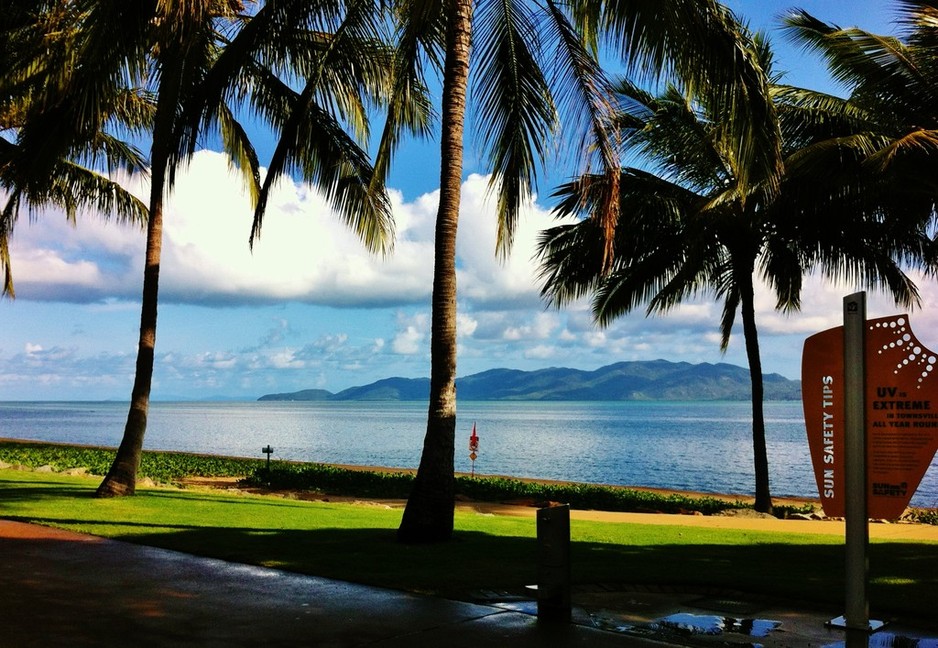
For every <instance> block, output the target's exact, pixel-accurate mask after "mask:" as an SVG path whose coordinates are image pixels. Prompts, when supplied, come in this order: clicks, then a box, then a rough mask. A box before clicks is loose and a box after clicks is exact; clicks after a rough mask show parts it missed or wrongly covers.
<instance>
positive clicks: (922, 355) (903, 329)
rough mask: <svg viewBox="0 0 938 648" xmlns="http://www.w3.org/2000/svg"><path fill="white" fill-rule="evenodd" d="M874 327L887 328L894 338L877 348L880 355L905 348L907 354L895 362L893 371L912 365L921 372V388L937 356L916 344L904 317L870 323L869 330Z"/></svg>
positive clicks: (919, 378)
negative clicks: (900, 360)
mask: <svg viewBox="0 0 938 648" xmlns="http://www.w3.org/2000/svg"><path fill="white" fill-rule="evenodd" d="M876 329H884V330H885V329H889V331H890V332H891V333H892V336H893V338H894V339H893V340H891V341H890V342H888V343H885V344H883V345H882V347H881V348H880V349H879V354H880V355H882V354H883V353H884V352H886V351H888V350H890V349H900V350H901V349H903V348H905V349H906V350H907V351H908V352H909V354H908V356H907V357H905V358H904V359H903V360H902V362H899V363H897V364H896V369H895V371H893V373H894V374H898V373H899V371H901V370H902V369H903V368H904V367H908V366H910V365H912V368H913V369H918V371H920V372H921V375H920V376H919V377H918V388H919V389H921V387H922V383H923V382H924V381H925V379H926V378H928V376H929V375H930V374H931V373H932V372H933V371H934V369H935V366H936V363H938V358H936V357H935V356H934V355H932V354H930V353H926V352H927V351H928V350H927V349H925V348H923V347H922V346H921V345H920V344H918V341H917V340H916V339H915V337H914V336H913V335H912V332H911V330H909V327H908V322H907V321H906V319H905V318H904V317H898V318H896V319H894V320H892V321H885V322H876V323H875V324H870V330H871V331H875V330H876Z"/></svg>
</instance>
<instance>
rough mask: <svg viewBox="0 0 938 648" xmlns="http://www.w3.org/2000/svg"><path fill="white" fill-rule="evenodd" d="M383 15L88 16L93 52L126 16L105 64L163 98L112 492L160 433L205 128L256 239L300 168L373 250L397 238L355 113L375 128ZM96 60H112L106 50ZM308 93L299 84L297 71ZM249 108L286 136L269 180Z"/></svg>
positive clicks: (107, 6) (281, 6)
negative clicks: (161, 303) (282, 186)
mask: <svg viewBox="0 0 938 648" xmlns="http://www.w3.org/2000/svg"><path fill="white" fill-rule="evenodd" d="M377 16H380V14H379V12H378V11H377V9H376V7H375V5H374V4H373V3H371V2H370V1H366V0H363V1H361V2H352V3H347V4H344V5H343V4H340V3H336V2H331V1H323V2H315V3H310V2H305V1H300V0H296V1H290V2H275V3H267V4H265V5H263V6H262V7H260V8H259V9H258V10H257V11H256V13H254V14H253V15H248V14H246V13H244V7H243V6H242V4H241V2H240V1H239V0H211V1H206V2H200V3H190V2H163V1H160V2H154V1H152V0H151V2H145V3H136V4H134V5H133V6H132V7H130V6H128V5H127V4H126V3H123V2H103V1H102V2H98V3H96V4H95V7H94V10H93V11H92V12H91V13H90V14H89V16H88V17H87V18H86V20H85V21H84V24H83V34H84V36H85V38H86V41H85V42H84V43H83V44H82V47H80V48H79V52H84V51H86V50H87V51H90V52H92V54H97V52H95V50H94V45H95V43H98V42H105V43H108V45H112V43H113V42H112V41H108V38H109V36H108V35H107V34H109V33H110V32H111V31H113V30H114V29H115V25H123V26H122V27H121V29H122V30H125V31H123V35H124V36H125V38H124V39H123V40H121V41H120V42H119V43H117V44H116V45H115V46H114V48H115V49H117V50H118V52H117V54H116V55H114V56H113V57H112V58H108V54H113V52H111V50H110V49H109V50H108V51H107V52H105V53H104V55H102V58H103V59H104V60H114V61H116V67H113V68H105V69H104V70H103V73H104V74H109V73H110V74H115V73H120V72H121V71H125V72H126V67H128V66H129V67H131V68H137V67H142V66H146V69H147V71H148V72H149V76H148V80H149V83H150V84H151V86H152V92H153V94H154V96H155V97H156V113H155V116H154V121H153V129H152V133H151V136H152V140H151V153H150V167H151V185H150V204H149V213H150V217H149V221H148V227H147V243H146V259H145V268H144V282H143V296H142V308H141V324H140V338H139V343H138V351H137V364H136V373H135V379H134V386H133V391H132V395H131V403H130V410H129V413H128V417H127V423H126V425H125V428H124V434H123V437H122V440H121V444H120V447H119V448H118V452H117V455H116V457H115V459H114V462H113V464H112V466H111V469H110V471H109V473H108V475H107V476H106V477H105V479H104V481H103V482H102V483H101V485H100V486H99V488H98V491H97V492H98V495H99V496H103V497H107V496H115V495H126V494H132V493H133V492H134V488H135V481H136V475H137V469H138V467H139V462H140V456H141V452H142V447H143V439H144V434H145V432H146V423H147V414H148V411H149V398H150V387H151V379H152V374H153V365H154V349H155V344H156V324H157V304H158V289H159V269H160V257H161V244H162V227H163V206H164V201H165V199H166V196H167V194H168V192H169V191H170V190H171V189H172V184H173V179H174V174H175V170H176V169H177V168H178V167H179V166H180V165H181V164H183V163H184V162H185V161H186V160H187V159H188V158H189V157H190V156H191V155H192V154H193V153H194V151H195V149H196V147H197V145H198V142H199V139H200V137H201V136H202V135H203V134H204V133H210V132H212V131H218V132H219V133H220V135H221V138H220V139H221V143H222V145H223V146H224V148H225V151H226V152H227V153H228V155H229V156H230V159H231V160H232V162H233V164H234V165H235V166H237V167H238V168H239V169H240V170H241V171H242V176H243V177H244V179H245V182H246V184H247V186H248V187H249V189H250V192H251V195H252V197H253V198H254V200H255V202H256V211H255V225H254V228H253V230H252V233H251V240H252V241H253V240H254V238H256V236H257V235H258V234H259V233H260V228H261V223H262V218H263V214H264V210H265V206H266V200H267V195H268V193H269V191H270V189H271V187H272V186H273V184H274V183H275V181H276V179H277V178H278V177H279V176H280V175H282V174H284V173H286V172H288V171H291V170H293V169H296V170H297V171H298V172H299V173H300V175H301V176H302V177H303V178H304V179H305V180H307V181H309V182H312V183H313V184H315V185H316V186H317V187H319V188H320V189H322V190H323V191H324V193H325V194H326V195H327V196H328V197H329V198H330V199H331V200H332V203H333V205H334V207H335V208H336V209H337V211H338V212H339V213H340V214H342V215H343V217H344V218H345V219H346V220H347V221H348V223H349V224H350V225H352V227H353V228H354V229H355V230H356V232H357V233H358V234H359V235H360V237H361V238H362V239H363V240H364V241H365V243H366V244H367V245H368V246H370V247H371V248H372V249H386V247H387V246H388V245H389V240H390V237H391V217H390V207H389V200H388V199H387V196H386V195H385V192H384V188H383V185H382V184H380V183H374V182H373V178H372V171H371V166H370V164H369V163H368V159H367V156H366V155H365V154H364V153H363V151H362V149H361V147H360V146H359V145H358V143H357V140H356V138H355V137H354V136H353V135H350V134H349V133H348V132H347V131H346V130H345V129H344V128H343V118H344V119H346V120H347V122H348V123H349V124H350V126H351V128H352V129H353V130H354V131H355V133H356V134H357V135H358V136H359V137H360V138H364V136H366V135H367V132H366V131H367V129H366V127H365V126H366V123H367V122H366V119H365V115H366V112H367V102H368V100H369V99H371V98H376V97H379V96H380V95H381V93H382V92H383V91H386V90H387V87H386V82H387V79H388V78H389V77H388V74H387V68H388V65H389V62H390V58H389V54H388V52H387V50H386V48H383V47H381V46H380V43H379V42H378V41H377V37H378V36H380V33H379V32H378V31H377V30H378V29H379V27H380V22H379V21H377V20H376V17H377ZM90 60H91V61H97V60H98V58H95V57H92V58H91V59H90ZM298 80H299V81H301V82H302V85H303V89H302V90H301V91H299V92H297V91H296V90H294V89H293V87H294V86H293V83H294V82H295V81H298ZM245 105H246V106H247V107H249V108H250V109H251V111H252V112H253V113H255V114H257V115H259V116H260V117H261V118H262V119H264V120H266V121H267V122H268V123H269V124H271V125H272V126H273V127H274V128H276V129H278V131H279V132H280V133H281V140H280V142H279V144H278V146H277V148H276V151H275V153H274V156H273V159H272V160H271V162H270V164H269V170H268V174H267V177H266V178H265V180H264V181H263V182H261V180H260V167H259V163H258V160H257V156H256V154H255V152H254V149H253V146H252V145H251V142H250V140H249V139H248V136H247V131H246V129H245V128H244V127H243V126H242V125H241V123H240V122H239V121H238V119H237V118H236V116H237V109H238V108H239V107H241V106H245Z"/></svg>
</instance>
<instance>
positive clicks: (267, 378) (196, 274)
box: [0, 0, 938, 400]
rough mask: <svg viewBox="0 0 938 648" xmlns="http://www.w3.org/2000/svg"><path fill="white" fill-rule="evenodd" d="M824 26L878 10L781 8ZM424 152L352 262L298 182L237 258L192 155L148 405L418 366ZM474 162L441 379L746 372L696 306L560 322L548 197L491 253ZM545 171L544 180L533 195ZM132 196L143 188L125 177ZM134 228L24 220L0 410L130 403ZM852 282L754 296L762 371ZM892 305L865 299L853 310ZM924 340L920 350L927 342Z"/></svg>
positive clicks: (805, 63)
mask: <svg viewBox="0 0 938 648" xmlns="http://www.w3.org/2000/svg"><path fill="white" fill-rule="evenodd" d="M729 5H730V6H731V7H732V8H733V9H734V10H735V11H737V12H738V13H739V14H741V15H742V16H743V17H745V18H747V19H748V20H749V21H750V25H751V26H752V27H754V28H765V29H771V28H772V27H774V26H775V25H776V17H777V16H778V15H779V14H781V13H782V12H783V11H784V10H786V9H788V8H789V7H790V6H793V5H792V4H791V3H789V2H778V1H776V0H734V1H732V2H729ZM794 6H799V7H802V8H805V9H807V10H808V11H810V12H812V13H813V14H815V15H816V16H818V17H820V18H822V19H824V20H828V21H833V22H836V23H838V24H840V25H845V26H846V25H859V26H861V27H864V28H867V29H870V30H872V31H880V32H889V31H893V26H892V23H891V21H892V18H893V16H892V14H891V12H890V11H891V10H890V7H891V3H887V2H878V1H873V0H841V1H818V0H815V1H813V2H812V1H810V0H804V1H803V2H801V3H800V4H795V5H794ZM773 40H774V42H775V44H776V50H777V53H778V58H779V67H780V68H781V69H783V70H786V71H787V72H788V76H787V77H786V80H787V81H788V82H790V83H793V84H797V85H804V86H807V87H813V88H819V89H831V86H830V83H829V81H828V80H827V75H826V73H825V71H824V69H823V67H822V65H821V63H820V62H819V61H818V60H816V59H814V58H812V57H810V56H806V55H804V54H802V53H800V52H799V51H798V50H797V48H793V47H792V46H790V45H787V44H786V43H784V41H783V39H782V38H781V36H780V35H778V34H775V35H774V36H773ZM436 155H437V149H436V143H435V142H431V143H411V144H408V145H407V146H406V147H405V149H404V151H403V152H402V156H401V157H400V158H399V159H398V161H397V162H396V164H395V167H394V170H393V173H392V177H391V182H390V185H391V186H392V187H393V199H394V210H395V216H396V221H397V243H396V248H395V252H394V254H393V256H391V257H390V258H387V259H382V258H380V257H372V256H369V255H368V254H367V253H366V252H365V251H364V250H363V249H362V247H361V245H360V244H359V243H358V242H357V241H356V239H355V238H354V237H353V236H352V235H351V234H350V233H349V232H347V231H346V230H345V229H344V227H343V226H342V225H341V224H340V222H339V220H338V219H337V218H335V217H334V215H333V214H331V212H330V210H329V208H328V206H327V205H326V204H325V203H324V202H323V201H322V200H321V198H320V197H319V196H318V195H317V194H316V192H315V191H314V190H312V189H311V188H309V187H307V186H304V185H303V184H301V183H295V182H285V183H282V184H281V185H280V187H279V189H278V191H277V192H276V194H275V195H274V196H273V197H272V199H271V201H270V208H269V211H268V215H267V217H266V219H265V226H264V232H263V236H262V238H261V239H260V241H259V242H258V243H257V244H256V246H255V249H254V252H253V254H252V253H251V252H250V251H249V250H248V246H247V236H248V232H249V230H250V219H251V216H250V209H249V206H248V201H247V199H246V197H245V196H244V195H243V193H242V192H241V190H240V186H239V183H238V181H237V179H235V178H233V177H232V176H231V175H230V174H229V172H228V170H227V166H226V163H225V161H224V159H223V158H222V157H221V156H220V155H219V154H217V153H215V152H212V151H209V150H204V151H200V152H199V153H197V154H196V156H195V158H194V160H193V161H192V164H191V166H190V167H189V168H188V169H187V170H185V171H183V172H182V173H180V175H179V177H178V181H177V186H176V190H175V193H174V194H173V196H172V197H171V199H170V200H169V203H168V208H167V213H166V226H165V230H164V248H163V264H162V275H161V293H160V295H161V299H160V319H159V329H158V334H157V362H156V370H155V372H154V387H153V397H154V398H155V399H175V398H205V397H211V396H215V395H225V396H232V397H242V398H246V399H253V398H257V397H258V396H260V395H262V394H265V393H270V392H285V391H295V390H299V389H305V388H313V387H317V388H323V389H329V390H331V391H338V390H341V389H344V388H346V387H349V386H352V385H359V384H365V383H368V382H371V381H374V380H377V379H380V378H384V377H388V376H406V377H419V376H427V375H428V374H429V316H430V311H429V303H430V287H431V280H432V276H431V268H432V255H433V245H432V233H433V218H434V216H435V209H436V201H437V194H436V190H437V187H438V182H439V178H438V173H439V166H438V162H437V160H436ZM485 173H486V169H485V167H484V166H483V165H482V164H481V163H480V161H479V159H478V158H477V157H476V156H475V154H474V153H473V152H472V150H471V148H470V149H468V151H467V159H466V167H465V176H464V185H463V200H464V203H463V214H462V217H461V220H460V230H459V251H458V254H459V273H460V274H459V312H460V315H459V335H460V337H459V373H460V375H467V374H471V373H475V372H478V371H483V370H486V369H490V368H493V367H512V368H519V369H538V368H543V367H550V366H567V367H577V368H582V369H593V368H596V367H599V366H602V365H605V364H609V363H611V362H616V361H621V360H650V359H656V358H664V359H666V360H672V361H687V362H723V361H725V362H731V363H734V364H739V365H743V366H745V354H744V349H743V340H742V335H741V333H738V334H736V335H734V338H733V340H732V343H731V345H730V348H729V350H728V352H727V353H726V354H725V355H722V354H721V353H720V351H719V334H718V322H719V307H718V306H717V305H716V304H714V303H711V302H710V301H709V300H708V299H706V298H702V299H700V300H699V301H698V302H695V303H691V304H688V305H686V306H683V307H681V308H679V309H677V310H675V311H674V312H673V313H671V314H670V315H668V316H666V317H655V318H645V317H644V316H643V314H641V313H636V314H634V315H632V316H629V317H626V318H622V319H621V320H619V321H617V322H616V323H614V324H613V325H612V326H610V327H608V328H607V329H598V328H596V327H595V326H594V325H593V324H592V322H591V320H590V316H589V310H588V307H587V305H586V304H575V305H573V306H571V307H569V308H567V309H565V310H563V311H558V310H555V309H549V308H546V307H545V305H544V304H543V303H542V301H541V300H540V298H539V296H538V284H537V281H536V271H535V268H534V266H533V265H532V263H531V256H532V252H533V243H534V241H535V240H536V236H537V232H538V231H539V230H541V229H543V228H544V227H547V226H550V225H551V224H552V220H551V219H550V216H549V203H548V202H547V201H545V200H543V199H537V200H535V201H534V203H533V206H532V207H531V209H529V210H528V211H527V212H526V213H525V215H524V218H523V220H522V223H521V227H520V231H519V233H518V236H517V242H516V245H515V248H514V251H513V253H512V255H511V257H510V259H509V260H508V261H507V262H504V263H499V262H498V261H497V260H496V259H495V257H494V246H495V220H494V215H493V209H492V206H491V205H490V204H489V203H488V202H487V200H486V195H485V189H486V177H485ZM562 179H563V177H556V178H554V177H551V178H547V179H543V180H542V183H541V186H540V192H541V194H542V195H544V196H546V195H548V194H549V193H550V190H551V188H552V186H553V183H554V182H556V181H558V180H562ZM128 184H129V186H131V187H133V188H134V190H135V191H137V192H138V193H139V195H141V196H143V195H145V194H146V186H145V185H144V184H142V183H141V181H140V180H139V179H130V180H128ZM144 243H145V241H144V235H143V232H142V231H140V230H137V229H133V228H128V227H122V226H118V225H116V224H113V223H106V222H104V221H103V220H101V219H100V218H99V217H96V216H94V215H85V216H83V217H82V218H81V219H80V222H79V224H78V226H77V227H72V226H70V225H68V224H67V223H66V222H65V220H64V217H63V215H62V214H61V213H55V212H47V213H40V214H35V218H34V219H27V218H23V219H22V220H21V222H20V223H19V224H18V227H17V229H16V232H15V235H14V237H13V242H12V250H11V253H12V256H13V263H14V273H15V279H16V285H17V298H16V299H15V300H9V299H5V300H3V301H0V322H2V323H3V331H4V335H3V337H2V339H0V400H98V399H119V400H126V399H128V398H129V395H130V390H131V385H132V380H133V371H134V359H135V355H136V342H137V332H138V327H139V293H140V286H141V282H142V269H143V250H144ZM921 288H922V293H923V297H924V306H923V308H922V309H921V310H920V311H918V312H916V313H914V314H913V316H912V323H913V326H914V327H915V328H916V330H917V331H918V334H919V337H920V338H922V339H923V340H924V341H925V343H926V344H928V340H927V335H923V332H926V331H929V330H936V328H938V326H936V325H938V308H936V304H938V289H936V288H935V286H934V280H932V281H923V282H921ZM853 290H854V287H852V286H838V287H832V286H828V285H826V284H823V283H821V282H819V281H815V280H810V281H809V282H808V287H807V290H806V292H805V298H804V309H803V312H802V313H800V314H796V315H792V316H785V315H781V314H778V313H775V312H774V311H773V300H772V299H771V296H770V295H768V294H767V293H763V294H760V296H759V298H758V308H759V310H758V314H757V317H758V319H759V323H760V326H761V336H762V337H761V341H762V348H763V365H764V369H765V371H766V372H778V373H781V374H783V375H785V376H788V377H791V378H797V377H798V375H799V373H800V355H801V345H802V343H803V340H804V338H805V337H806V336H808V335H810V334H812V333H814V332H817V331H819V330H822V329H824V328H828V327H830V326H836V325H837V324H838V320H839V318H840V310H841V298H842V296H843V295H844V294H847V293H849V292H852V291H853ZM894 312H896V309H895V307H893V306H892V305H891V304H890V303H889V302H888V301H886V300H885V299H883V298H881V297H879V296H876V295H871V296H870V316H871V317H873V316H882V315H888V314H892V313H894ZM931 346H933V347H934V346H935V345H934V344H933V345H931Z"/></svg>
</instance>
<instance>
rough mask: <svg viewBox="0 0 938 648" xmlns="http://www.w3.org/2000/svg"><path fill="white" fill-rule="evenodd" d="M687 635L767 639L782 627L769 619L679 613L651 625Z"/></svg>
mask: <svg viewBox="0 0 938 648" xmlns="http://www.w3.org/2000/svg"><path fill="white" fill-rule="evenodd" d="M649 625H650V626H651V627H652V628H660V629H665V630H670V631H673V632H678V633H680V634H686V635H719V634H724V633H732V634H741V635H745V636H747V637H767V636H768V635H769V633H770V632H772V631H773V630H775V629H776V628H778V627H779V626H780V625H781V622H780V621H770V620H769V619H734V618H733V617H724V616H717V615H714V614H690V613H687V612H679V613H678V614H672V615H670V616H666V617H664V618H662V619H658V620H657V621H653V622H652V623H651V624H649Z"/></svg>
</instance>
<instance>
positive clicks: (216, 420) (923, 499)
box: [0, 402, 938, 507]
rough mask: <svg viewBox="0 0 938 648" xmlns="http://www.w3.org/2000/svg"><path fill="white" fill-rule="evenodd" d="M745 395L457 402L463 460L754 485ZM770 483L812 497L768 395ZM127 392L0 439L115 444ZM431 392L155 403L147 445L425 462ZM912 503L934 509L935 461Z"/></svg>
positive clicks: (50, 415) (4, 408) (791, 428)
mask: <svg viewBox="0 0 938 648" xmlns="http://www.w3.org/2000/svg"><path fill="white" fill-rule="evenodd" d="M749 411H750V410H749V404H748V403H745V402H682V403H675V402H654V403H639V402H615V403H612V402H609V403H601V402H600V403H597V402H589V403H585V402H576V403H571V402H564V403H548V402H461V403H460V404H459V418H458V422H457V441H456V469H457V470H460V471H465V472H469V469H470V461H469V456H468V455H469V451H468V440H469V434H470V432H471V430H472V424H473V422H475V424H476V429H477V431H478V435H479V439H480V447H479V454H478V458H477V460H476V462H475V471H476V473H477V474H498V475H511V476H519V477H520V476H523V477H540V478H546V479H561V480H570V481H580V482H590V483H600V484H620V485H628V486H652V487H661V488H677V489H682V490H693V491H701V492H708V493H731V494H748V493H752V491H753V471H752V440H751V417H750V413H749ZM765 411H766V428H767V436H768V453H769V466H770V471H771V474H770V477H771V488H772V494H773V495H775V496H783V495H793V496H810V497H816V496H817V490H816V486H815V482H814V478H813V476H812V472H811V460H810V457H809V455H808V445H807V441H806V438H805V432H804V423H803V418H802V411H801V403H799V402H771V403H766V410H765ZM126 415H127V405H126V404H124V403H112V402H108V403H80V402H34V403H19V402H0V437H10V438H17V439H34V440H41V441H56V442H64V443H78V444H89V445H107V446H116V445H117V444H118V443H119V442H120V437H121V434H122V433H123V426H124V420H125V417H126ZM425 429H426V405H424V404H423V403H390V402H381V403H369V402H342V403H289V402H283V403H279V402H244V403H227V402H225V403H221V402H210V403H164V402H157V403H153V404H151V408H150V419H149V425H148V430H147V436H146V442H145V447H146V448H147V449H151V450H181V451H187V452H202V453H214V454H224V455H233V456H242V457H258V458H262V457H263V456H264V455H263V454H262V453H261V448H262V447H264V446H266V445H270V446H272V447H273V449H274V453H273V458H274V459H295V460H301V461H319V462H326V463H344V464H357V465H374V466H390V467H400V468H413V467H416V466H417V464H418V462H419V460H420V450H421V447H422V445H423V436H424V432H425ZM912 503H913V504H914V505H916V506H928V507H934V506H938V467H936V463H935V462H933V463H932V466H931V468H930V469H929V470H928V472H927V473H926V475H925V478H924V479H923V480H922V484H921V486H920V487H919V489H918V491H917V493H916V495H915V497H914V498H913V500H912Z"/></svg>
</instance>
